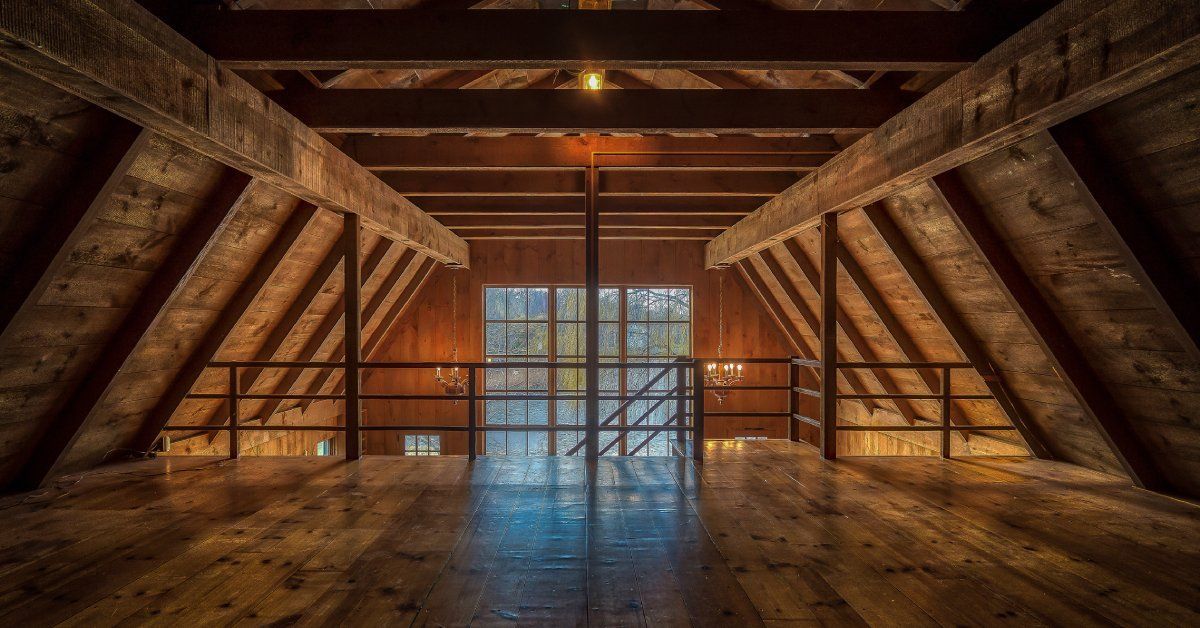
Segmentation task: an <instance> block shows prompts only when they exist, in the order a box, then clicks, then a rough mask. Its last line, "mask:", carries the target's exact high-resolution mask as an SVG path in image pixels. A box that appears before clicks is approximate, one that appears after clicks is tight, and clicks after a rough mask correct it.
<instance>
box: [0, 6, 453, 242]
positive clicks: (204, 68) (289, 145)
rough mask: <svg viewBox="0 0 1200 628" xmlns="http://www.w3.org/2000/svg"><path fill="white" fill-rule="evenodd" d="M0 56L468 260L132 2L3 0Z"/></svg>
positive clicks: (242, 166) (429, 224)
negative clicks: (33, 1)
mask: <svg viewBox="0 0 1200 628" xmlns="http://www.w3.org/2000/svg"><path fill="white" fill-rule="evenodd" d="M234 13H241V11H237V12H234ZM246 13H252V12H251V11H246ZM0 59H3V60H4V61H6V62H8V63H10V64H12V65H13V66H14V67H16V68H18V69H20V70H22V71H25V72H28V73H29V74H32V75H33V76H36V77H38V78H40V79H42V80H44V81H46V82H48V83H50V84H52V85H55V86H57V87H59V88H61V89H64V90H66V91H67V92H70V93H72V94H75V95H77V96H79V97H81V98H84V99H86V100H88V101H91V102H92V103H95V104H96V105H98V106H100V107H103V108H105V109H108V110H110V111H112V112H113V113H116V114H117V115H120V116H122V117H125V118H127V119H129V120H132V121H133V122H135V123H137V124H139V125H141V126H143V127H145V128H147V129H148V130H150V131H153V132H155V133H158V134H160V135H163V136H165V137H168V138H170V139H171V140H174V141H175V142H178V143H179V144H182V145H184V146H186V147H188V148H191V149H194V150H196V151H198V152H200V153H202V154H204V155H207V156H209V157H212V158H213V159H215V160H217V161H220V162H222V163H224V164H226V165H229V166H230V167H233V168H237V169H238V170H241V171H242V172H245V173H246V174H249V175H251V176H253V177H255V178H257V179H260V180H262V181H265V182H267V183H270V184H271V185H274V186H277V187H279V188H281V189H283V190H286V191H287V192H289V193H291V194H293V195H295V196H296V197H298V198H300V199H302V200H304V201H307V202H309V203H312V204H314V205H318V206H321V207H324V208H326V209H330V210H333V211H337V212H341V213H347V212H349V213H358V214H360V215H361V216H362V218H363V221H364V223H365V224H366V226H367V227H368V228H370V229H372V230H374V231H377V232H379V233H380V234H382V235H384V236H387V237H390V238H391V239H394V240H397V241H399V242H402V243H404V244H405V245H406V246H411V247H414V248H417V249H418V250H420V251H422V252H424V253H426V254H428V255H430V256H432V257H434V258H435V259H439V260H444V261H447V262H457V263H460V264H467V263H468V262H469V260H468V253H467V244H466V242H465V241H463V240H462V239H461V238H459V237H458V236H455V235H454V234H453V233H452V232H450V231H449V230H448V229H446V228H445V227H442V226H441V225H440V224H438V223H437V221H435V220H433V219H432V218H430V217H429V216H427V215H426V214H425V213H424V212H422V211H421V210H419V209H417V208H416V207H415V206H414V205H413V204H412V203H410V202H408V201H407V200H405V199H404V198H403V197H402V196H400V195H399V194H397V193H396V192H395V191H394V190H392V189H390V188H388V187H387V186H386V185H384V184H383V182H381V181H379V179H377V178H376V177H375V176H374V175H372V174H371V173H370V172H368V171H367V170H366V169H365V168H363V167H362V166H360V165H358V164H357V163H355V162H354V160H352V159H350V158H349V157H347V156H346V155H345V154H344V153H342V152H341V151H339V150H337V149H336V148H335V147H334V146H333V145H332V144H330V143H329V142H328V141H326V140H325V139H324V138H322V137H321V136H320V135H318V134H317V133H316V132H315V131H313V130H312V129H310V128H308V127H306V126H304V125H303V124H302V123H300V122H299V121H298V120H296V119H295V118H294V117H293V116H291V115H289V114H288V113H287V112H286V111H284V110H283V109H281V108H280V107H278V106H277V105H275V104H274V103H272V102H271V101H270V100H268V99H267V98H266V97H264V96H263V95H262V94H261V93H260V92H258V91H257V90H256V89H254V87H252V86H251V85H250V84H249V83H247V82H246V81H245V80H243V79H242V78H241V77H239V76H237V75H236V74H235V73H233V71H231V70H229V69H227V68H223V67H221V66H220V65H219V64H218V63H217V62H216V61H215V60H214V59H213V58H212V57H209V56H208V55H206V54H204V53H203V52H202V51H201V50H200V49H199V48H197V47H196V46H195V45H194V44H192V43H190V42H189V41H187V39H185V38H184V37H183V36H182V35H180V34H178V33H176V32H175V31H174V30H172V29H171V28H170V27H169V26H167V25H166V24H164V23H163V22H162V21H160V20H159V19H158V18H156V17H154V15H153V14H151V13H150V12H149V11H147V10H146V9H144V8H142V7H141V6H140V5H139V4H138V3H137V2H136V1H135V0H44V1H41V2H37V3H29V2H28V1H27V0H0Z"/></svg>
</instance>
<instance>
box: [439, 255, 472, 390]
mask: <svg viewBox="0 0 1200 628" xmlns="http://www.w3.org/2000/svg"><path fill="white" fill-rule="evenodd" d="M453 270H458V268H453ZM450 361H451V362H458V273H454V274H452V275H450ZM434 380H435V381H437V383H438V384H439V385H440V386H441V387H442V390H443V391H445V394H447V395H465V394H467V387H468V386H470V385H471V378H470V377H469V376H467V375H463V374H461V373H460V372H459V370H458V366H457V365H455V366H452V367H450V372H449V373H448V374H446V375H444V376H443V375H442V367H440V366H439V367H437V371H436V373H435V374H434ZM454 404H455V405H458V401H455V402H454Z"/></svg>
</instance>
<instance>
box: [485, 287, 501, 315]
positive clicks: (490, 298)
mask: <svg viewBox="0 0 1200 628" xmlns="http://www.w3.org/2000/svg"><path fill="white" fill-rule="evenodd" d="M483 303H484V305H483V308H484V309H483V313H484V314H483V315H484V318H486V319H487V320H490V321H502V320H504V288H488V289H487V290H485V291H484V293H483Z"/></svg>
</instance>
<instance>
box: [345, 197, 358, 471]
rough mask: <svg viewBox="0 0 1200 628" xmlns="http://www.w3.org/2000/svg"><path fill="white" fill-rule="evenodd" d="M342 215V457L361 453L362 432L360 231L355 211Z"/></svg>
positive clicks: (354, 456) (353, 458)
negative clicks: (344, 409) (343, 414)
mask: <svg viewBox="0 0 1200 628" xmlns="http://www.w3.org/2000/svg"><path fill="white" fill-rule="evenodd" d="M342 218H343V221H344V222H343V223H342V254H343V255H344V262H343V263H342V270H343V272H344V273H345V281H344V282H343V283H344V289H343V295H344V298H345V303H346V318H345V323H344V324H345V326H346V334H345V341H344V345H345V347H346V358H345V365H346V373H345V375H344V378H343V380H344V381H345V382H346V393H345V401H346V460H358V459H359V458H360V457H362V433H361V432H360V431H359V423H360V421H361V420H362V399H360V398H359V395H360V394H361V393H362V389H361V381H360V380H359V364H360V362H361V361H362V298H361V295H360V294H359V291H360V289H361V287H362V276H361V270H360V268H359V264H360V262H359V239H360V235H361V234H360V225H359V219H358V214H343V216H342Z"/></svg>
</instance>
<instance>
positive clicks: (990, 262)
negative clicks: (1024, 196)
mask: <svg viewBox="0 0 1200 628" xmlns="http://www.w3.org/2000/svg"><path fill="white" fill-rule="evenodd" d="M934 181H935V185H936V189H937V190H938V191H939V193H940V194H941V195H942V198H943V201H944V203H945V205H946V208H947V210H948V211H949V213H950V215H951V217H952V218H954V220H955V222H956V224H957V225H958V226H959V228H960V229H961V230H962V232H963V234H964V235H965V236H966V238H967V240H968V242H970V244H971V246H972V247H973V248H974V249H975V252H976V254H977V255H978V256H979V257H980V258H981V259H983V260H984V262H985V264H986V265H987V268H988V271H989V273H990V274H991V275H992V279H993V281H994V282H995V283H996V284H997V285H998V286H999V287H1000V288H1001V289H1002V290H1003V291H1004V293H1005V296H1006V297H1008V299H1009V301H1010V302H1011V303H1012V304H1013V306H1014V308H1015V309H1016V311H1017V313H1018V314H1020V315H1021V317H1022V319H1024V320H1025V322H1026V324H1027V326H1028V327H1029V329H1030V330H1031V331H1032V332H1033V333H1034V335H1035V337H1036V338H1037V340H1038V343H1039V345H1041V346H1042V348H1043V350H1044V351H1045V353H1046V355H1047V357H1049V358H1050V359H1051V360H1052V361H1053V362H1054V366H1055V370H1056V372H1057V373H1058V374H1059V375H1060V377H1061V378H1062V380H1063V383H1065V384H1066V385H1067V386H1068V388H1069V389H1070V390H1071V392H1072V394H1073V395H1074V396H1075V398H1076V399H1077V400H1078V401H1079V404H1080V406H1081V407H1082V408H1083V410H1084V412H1086V413H1087V414H1088V416H1089V417H1091V418H1092V420H1093V421H1095V423H1096V425H1097V426H1098V428H1099V429H1100V432H1101V434H1102V435H1103V436H1104V438H1105V440H1106V441H1107V442H1108V444H1109V446H1110V447H1111V448H1112V451H1113V453H1114V454H1115V455H1116V456H1117V458H1118V460H1120V461H1121V464H1122V466H1124V467H1125V470H1126V471H1127V472H1128V473H1129V475H1130V477H1131V479H1132V480H1133V481H1134V482H1135V483H1136V484H1137V485H1138V486H1141V487H1143V488H1149V489H1151V490H1159V491H1163V490H1168V489H1169V488H1170V486H1169V484H1168V482H1167V480H1166V478H1165V477H1164V476H1163V475H1162V472H1161V470H1160V469H1159V468H1158V466H1157V464H1156V462H1155V461H1154V459H1153V458H1152V457H1151V455H1150V454H1149V452H1147V451H1146V449H1145V445H1144V444H1143V443H1142V442H1141V441H1140V440H1139V437H1138V435H1137V434H1135V433H1134V432H1133V431H1132V429H1131V428H1130V426H1129V424H1128V422H1127V420H1126V419H1125V417H1124V416H1122V414H1121V412H1120V409H1119V408H1120V406H1118V405H1117V403H1116V401H1115V400H1114V399H1113V398H1112V396H1111V394H1110V393H1109V391H1108V389H1107V388H1106V387H1105V386H1104V384H1103V383H1101V381H1100V379H1099V378H1098V377H1097V375H1096V373H1095V372H1094V371H1092V369H1091V367H1090V366H1089V364H1088V362H1087V360H1086V359H1085V358H1084V356H1083V354H1082V353H1081V352H1080V350H1079V348H1078V347H1077V346H1076V345H1075V344H1074V342H1073V341H1072V340H1071V337H1070V336H1069V335H1068V333H1067V331H1066V329H1065V328H1064V327H1063V325H1062V323H1061V322H1060V321H1059V320H1058V318H1057V317H1056V316H1055V314H1054V312H1053V311H1052V310H1051V309H1050V307H1049V306H1048V305H1047V304H1046V302H1045V301H1044V300H1043V299H1042V296H1041V295H1040V293H1039V292H1038V290H1037V288H1036V287H1035V286H1034V285H1033V283H1032V282H1031V281H1030V279H1029V277H1028V276H1026V275H1025V273H1024V271H1023V270H1022V269H1021V266H1020V264H1019V263H1018V262H1017V261H1016V259H1015V258H1014V257H1013V255H1012V253H1011V252H1010V251H1009V250H1008V249H1007V248H1006V247H1005V245H1004V244H1003V242H1002V241H1001V240H1000V238H999V236H997V235H996V233H995V231H994V230H993V229H992V227H991V225H990V224H988V223H987V221H986V218H985V217H984V215H983V214H982V212H981V211H980V210H979V208H978V206H977V205H976V203H975V201H974V199H973V198H972V197H971V196H970V193H969V191H968V190H967V189H966V187H965V186H964V185H963V183H962V181H961V179H960V178H959V177H958V176H957V175H955V174H953V173H946V174H943V175H939V176H938V177H935V179H934Z"/></svg>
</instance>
